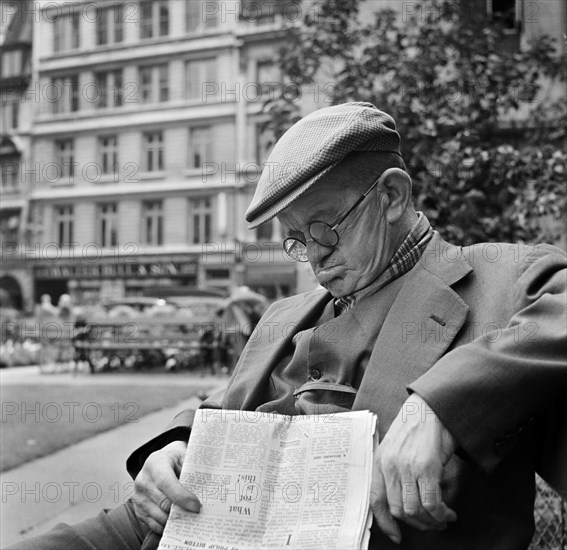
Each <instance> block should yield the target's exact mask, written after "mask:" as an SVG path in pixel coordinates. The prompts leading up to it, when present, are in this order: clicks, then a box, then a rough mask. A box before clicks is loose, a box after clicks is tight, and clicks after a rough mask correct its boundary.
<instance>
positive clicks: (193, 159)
mask: <svg viewBox="0 0 567 550" xmlns="http://www.w3.org/2000/svg"><path fill="white" fill-rule="evenodd" d="M212 149H213V142H212V139H211V128H210V126H201V127H198V128H190V129H189V155H188V160H189V166H188V168H202V167H203V163H205V162H210V161H211V160H212V156H213V155H212Z"/></svg>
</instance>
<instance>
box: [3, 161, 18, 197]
mask: <svg viewBox="0 0 567 550" xmlns="http://www.w3.org/2000/svg"><path fill="white" fill-rule="evenodd" d="M19 175H20V161H19V159H18V158H17V157H14V158H10V159H8V158H5V159H3V160H2V192H4V193H13V192H14V191H17V190H18V177H19Z"/></svg>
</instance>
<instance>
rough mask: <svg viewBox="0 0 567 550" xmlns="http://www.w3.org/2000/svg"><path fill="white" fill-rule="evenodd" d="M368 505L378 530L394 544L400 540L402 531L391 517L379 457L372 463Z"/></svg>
mask: <svg viewBox="0 0 567 550" xmlns="http://www.w3.org/2000/svg"><path fill="white" fill-rule="evenodd" d="M370 506H371V508H372V512H373V514H374V518H375V519H376V523H377V524H378V527H380V530H381V531H382V532H383V533H384V534H385V535H387V536H388V537H390V539H391V540H392V541H394V542H395V543H396V544H400V542H401V540H402V532H401V530H400V526H399V525H398V522H397V521H396V520H395V519H394V518H393V517H392V514H391V513H390V508H389V506H388V500H387V496H386V485H385V482H384V476H383V475H382V471H381V464H380V459H379V457H376V461H375V463H374V472H373V474H372V485H371V487H370Z"/></svg>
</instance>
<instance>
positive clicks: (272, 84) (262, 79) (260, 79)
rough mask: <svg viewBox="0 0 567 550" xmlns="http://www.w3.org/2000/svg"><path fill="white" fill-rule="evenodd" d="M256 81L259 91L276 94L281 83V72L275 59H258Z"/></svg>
mask: <svg viewBox="0 0 567 550" xmlns="http://www.w3.org/2000/svg"><path fill="white" fill-rule="evenodd" d="M256 82H257V83H258V86H259V89H258V92H259V93H261V94H262V95H268V94H271V95H272V96H273V95H274V90H275V89H277V87H278V86H279V85H280V82H281V72H280V69H279V67H278V66H277V65H276V64H275V63H274V62H273V61H258V63H257V65H256Z"/></svg>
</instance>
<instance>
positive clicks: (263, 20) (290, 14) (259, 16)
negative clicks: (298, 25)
mask: <svg viewBox="0 0 567 550" xmlns="http://www.w3.org/2000/svg"><path fill="white" fill-rule="evenodd" d="M300 3H301V0H278V1H277V2H267V1H266V0H242V1H241V2H239V4H240V20H242V21H252V22H254V23H255V24H256V25H264V24H267V23H273V22H275V21H277V20H278V19H281V17H282V15H283V16H285V19H286V21H288V20H293V21H296V20H297V17H298V16H299V15H300V14H301V6H300V5H299V4H300Z"/></svg>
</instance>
